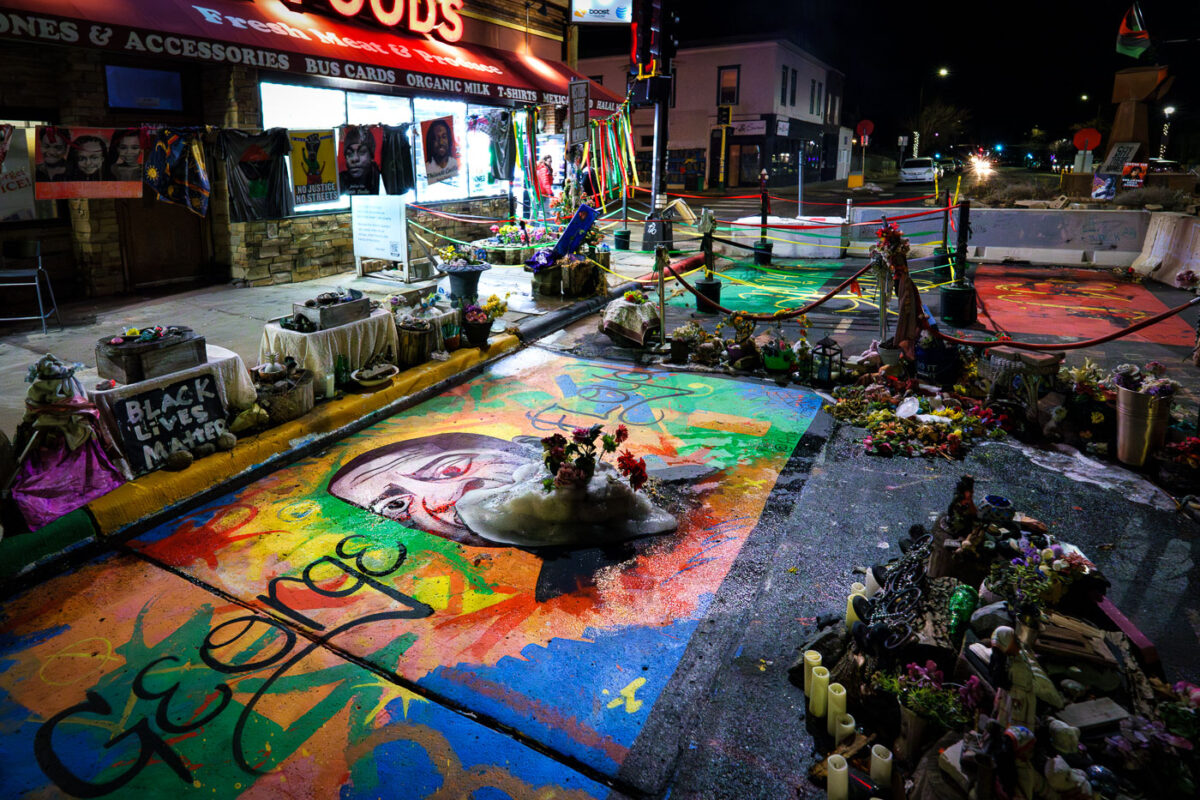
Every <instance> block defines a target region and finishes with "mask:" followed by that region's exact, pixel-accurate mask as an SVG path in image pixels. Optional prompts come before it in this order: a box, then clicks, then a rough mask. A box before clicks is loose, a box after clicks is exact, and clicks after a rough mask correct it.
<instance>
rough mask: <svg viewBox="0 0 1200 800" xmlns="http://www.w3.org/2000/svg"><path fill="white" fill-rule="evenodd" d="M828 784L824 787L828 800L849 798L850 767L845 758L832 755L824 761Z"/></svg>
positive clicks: (846, 799)
mask: <svg viewBox="0 0 1200 800" xmlns="http://www.w3.org/2000/svg"><path fill="white" fill-rule="evenodd" d="M825 771H826V774H828V776H829V778H828V783H827V785H826V787H825V789H826V791H827V792H828V793H829V800H848V798H849V797H850V765H849V764H847V763H846V758H845V756H839V755H836V754H835V755H832V756H830V757H829V758H827V759H826V760H825Z"/></svg>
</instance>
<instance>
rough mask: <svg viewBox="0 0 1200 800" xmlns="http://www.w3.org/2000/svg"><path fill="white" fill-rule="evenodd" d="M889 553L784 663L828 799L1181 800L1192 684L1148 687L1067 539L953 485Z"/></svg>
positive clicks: (1120, 624) (1148, 668)
mask: <svg viewBox="0 0 1200 800" xmlns="http://www.w3.org/2000/svg"><path fill="white" fill-rule="evenodd" d="M899 549H900V550H901V552H902V553H903V555H902V556H901V557H900V558H897V559H894V560H891V561H889V562H887V563H882V564H876V565H873V566H870V567H866V568H860V570H861V571H862V572H863V582H861V583H855V584H853V585H852V586H851V587H850V589H849V592H848V596H847V601H846V608H845V611H844V612H843V611H842V610H841V608H840V605H839V608H838V609H837V610H835V611H830V612H829V613H826V614H823V615H821V616H820V617H819V618H818V626H819V630H818V632H817V633H816V634H815V635H814V636H813V637H811V638H810V639H809V641H808V642H806V643H805V644H804V645H803V647H802V654H801V656H800V658H798V659H797V661H796V662H795V663H794V664H793V665H792V667H791V669H790V670H789V674H790V678H791V681H792V682H793V683H794V684H796V685H797V686H802V687H803V689H804V692H805V695H806V700H807V709H808V712H807V727H808V730H809V731H810V732H811V733H812V734H813V737H814V739H815V744H816V749H817V751H818V752H820V753H821V754H823V755H824V756H825V758H824V760H823V761H821V762H820V763H818V764H817V765H816V766H815V767H814V768H813V769H812V770H811V771H810V776H811V777H813V779H814V780H816V781H817V782H818V783H825V785H826V787H827V790H828V794H829V797H830V798H831V800H847V798H849V797H852V796H857V797H879V798H902V797H907V798H927V799H928V798H934V799H936V798H947V800H950V799H951V798H955V799H957V798H966V797H972V798H983V797H988V798H1023V799H1024V800H1084V799H1085V798H1086V799H1087V800H1093V799H1094V798H1107V799H1108V800H1117V799H1118V798H1128V799H1130V800H1132V799H1133V798H1167V797H1196V796H1197V784H1196V776H1197V775H1200V771H1198V770H1200V759H1198V757H1197V754H1198V751H1197V745H1198V744H1200V687H1197V686H1194V685H1193V684H1190V683H1187V682H1179V683H1176V684H1175V685H1173V686H1171V685H1168V684H1167V683H1166V682H1165V681H1164V680H1163V679H1162V678H1163V676H1162V674H1161V664H1160V663H1159V662H1158V659H1157V655H1156V653H1155V651H1154V648H1153V645H1152V644H1150V642H1149V641H1147V640H1146V638H1145V636H1144V635H1143V634H1141V633H1140V632H1139V631H1138V630H1137V629H1136V628H1134V627H1133V625H1132V623H1130V622H1129V621H1128V620H1127V619H1125V618H1124V617H1123V616H1122V615H1121V614H1120V613H1119V612H1118V611H1117V610H1116V609H1115V608H1114V607H1113V606H1112V604H1111V603H1110V602H1109V601H1108V600H1106V599H1105V597H1104V595H1105V593H1106V590H1107V589H1108V581H1107V580H1106V579H1105V577H1104V576H1103V575H1102V574H1101V572H1100V570H1099V569H1098V568H1097V566H1096V565H1095V564H1094V563H1093V562H1092V561H1091V560H1089V559H1088V558H1087V556H1086V555H1085V554H1084V553H1083V552H1082V551H1081V550H1080V549H1079V548H1078V547H1076V546H1075V545H1072V544H1070V543H1068V542H1064V541H1060V540H1059V539H1057V538H1056V537H1055V536H1054V534H1053V533H1052V532H1051V531H1050V529H1049V527H1048V526H1047V525H1046V524H1044V523H1042V522H1041V521H1039V520H1037V519H1034V518H1033V517H1030V516H1027V515H1024V514H1022V513H1019V512H1018V511H1017V510H1016V509H1015V508H1014V506H1013V504H1012V502H1011V501H1009V500H1008V499H1007V498H1005V497H1002V496H999V495H994V494H990V495H986V496H984V497H983V498H982V499H980V500H976V492H975V482H974V479H973V478H971V477H970V476H964V477H963V478H962V479H961V480H960V481H959V483H958V486H957V487H956V489H955V493H954V497H953V498H952V500H951V502H950V504H949V506H948V508H947V510H946V512H945V513H944V514H941V515H940V516H939V517H938V518H937V520H936V522H935V523H934V524H933V526H932V528H931V529H930V530H929V531H927V530H926V529H925V528H924V527H923V526H921V525H913V526H912V527H911V528H910V529H909V531H908V533H907V535H905V536H904V537H902V539H901V541H900V542H899ZM893 754H894V758H893ZM852 787H853V791H854V793H851V788H852Z"/></svg>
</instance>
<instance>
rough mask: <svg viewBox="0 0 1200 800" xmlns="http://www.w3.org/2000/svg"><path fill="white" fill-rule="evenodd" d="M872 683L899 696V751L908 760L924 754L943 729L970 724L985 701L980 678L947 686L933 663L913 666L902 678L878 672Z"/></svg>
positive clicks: (907, 669)
mask: <svg viewBox="0 0 1200 800" xmlns="http://www.w3.org/2000/svg"><path fill="white" fill-rule="evenodd" d="M872 683H873V684H874V685H875V687H876V688H878V689H880V690H882V691H884V692H887V693H888V694H893V695H895V696H896V699H897V701H899V703H900V738H899V739H898V740H897V742H896V748H895V749H896V752H897V754H898V755H899V756H900V757H901V758H902V759H904V760H906V761H911V760H913V759H914V758H915V757H916V756H918V755H920V753H921V751H922V746H923V744H924V743H925V742H927V741H929V740H931V739H934V738H936V737H937V735H940V731H941V730H944V729H948V728H961V727H963V726H965V725H966V724H967V723H969V722H970V721H971V720H972V718H973V716H974V712H975V711H976V710H977V709H978V708H979V706H980V704H981V703H982V701H983V698H984V692H983V687H982V686H981V685H980V683H979V679H978V678H976V677H975V676H971V679H970V680H968V681H967V683H965V684H963V685H961V686H957V685H955V684H951V683H947V682H946V680H945V677H944V676H943V674H942V671H941V670H939V669H938V667H937V664H935V663H934V662H933V661H927V662H925V666H923V667H922V666H919V665H917V664H909V665H908V666H907V668H906V669H905V671H904V672H902V673H900V674H898V675H893V674H888V673H882V672H876V673H875V674H874V676H873V677H872Z"/></svg>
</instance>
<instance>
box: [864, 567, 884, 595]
mask: <svg viewBox="0 0 1200 800" xmlns="http://www.w3.org/2000/svg"><path fill="white" fill-rule="evenodd" d="M866 580H867V591H866V592H864V594H865V595H866V596H867V597H874V596H875V595H877V594H878V593H879V590H880V589H882V588H883V587H882V586H880V585H879V582H878V581H876V580H875V573H873V572H871V570H867V579H866Z"/></svg>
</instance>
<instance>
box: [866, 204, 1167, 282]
mask: <svg viewBox="0 0 1200 800" xmlns="http://www.w3.org/2000/svg"><path fill="white" fill-rule="evenodd" d="M928 210H929V209H927V208H924V207H913V206H859V207H857V208H855V209H854V210H853V213H852V215H851V221H852V222H854V223H862V222H869V221H872V222H873V221H875V220H878V219H879V218H880V217H881V216H883V215H886V216H887V217H888V219H889V220H891V219H893V218H895V217H900V216H905V215H907V214H918V213H921V212H923V211H928ZM1150 217H1151V214H1150V213H1149V212H1146V211H1115V210H1114V211H1109V210H1083V209H1061V210H1059V209H1046V208H972V209H971V237H970V240H969V244H970V247H971V251H970V252H971V255H972V256H973V257H981V258H986V259H995V260H998V261H1002V260H1004V259H1012V260H1019V261H1029V262H1032V263H1038V264H1098V265H1103V266H1111V267H1128V266H1131V265H1132V264H1133V261H1134V259H1135V258H1136V257H1137V254H1138V253H1140V252H1141V250H1142V243H1143V242H1144V241H1145V239H1146V232H1147V230H1148V228H1149V227H1150ZM896 224H897V225H899V226H900V230H901V231H903V232H904V233H905V235H907V236H909V237H910V240H911V242H912V244H913V245H922V244H926V243H927V242H928V241H929V240H930V238H931V237H930V231H932V230H936V231H938V234H939V235H938V236H934V237H932V238H934V239H938V238H940V232H941V217H940V215H937V214H933V215H930V216H927V217H921V218H917V219H904V220H899V221H898V222H897V223H896ZM875 230H876V228H875V226H874V225H854V226H852V227H851V228H850V231H851V233H850V237H851V242H850V248H849V254H850V255H856V254H860V253H863V252H865V250H866V248H867V247H868V246H869V245H870V244H871V243H872V242H873V241H874V238H875ZM957 238H958V234H957V232H956V231H955V230H954V229H953V228H951V231H950V241H951V242H952V243H953V242H955V241H956V240H957Z"/></svg>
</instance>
